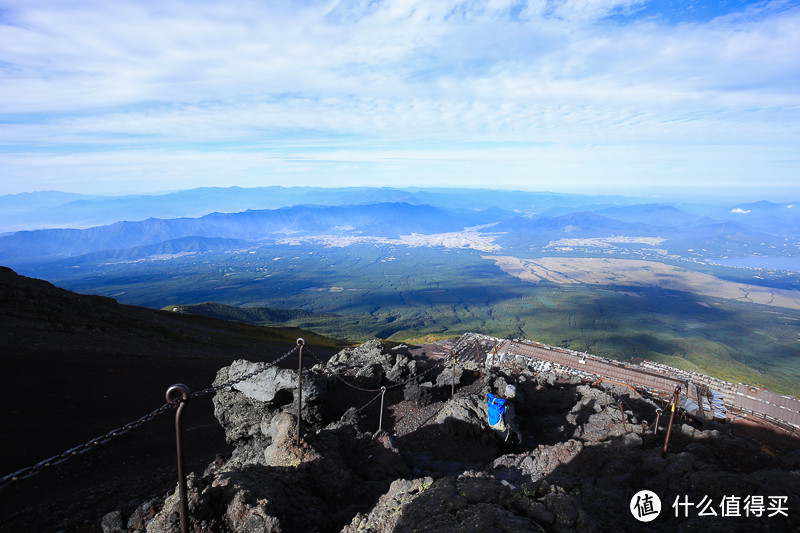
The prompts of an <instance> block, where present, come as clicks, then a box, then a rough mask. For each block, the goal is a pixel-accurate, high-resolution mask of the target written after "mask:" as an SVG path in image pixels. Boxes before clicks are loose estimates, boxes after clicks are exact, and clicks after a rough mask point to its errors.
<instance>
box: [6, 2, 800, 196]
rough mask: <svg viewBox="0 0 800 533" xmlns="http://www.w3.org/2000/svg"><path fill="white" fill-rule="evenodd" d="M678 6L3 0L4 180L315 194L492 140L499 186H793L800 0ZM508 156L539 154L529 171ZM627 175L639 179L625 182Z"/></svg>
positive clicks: (19, 184) (453, 156)
mask: <svg viewBox="0 0 800 533" xmlns="http://www.w3.org/2000/svg"><path fill="white" fill-rule="evenodd" d="M661 4H663V3H661V2H645V1H637V0H593V1H580V2H578V1H573V0H561V1H552V0H539V1H535V0H531V1H528V2H518V1H510V0H508V1H504V0H484V1H480V0H474V1H452V0H441V1H437V2H430V1H415V0H406V1H400V0H397V1H383V2H380V1H378V2H360V1H326V2H315V1H308V2H290V1H288V0H287V1H277V2H256V1H238V2H226V3H220V2H210V1H191V2H190V1H164V2H155V1H154V2H148V1H140V2H100V1H91V0H90V1H84V2H80V3H75V4H73V3H66V4H65V3H63V2H58V1H55V0H53V1H36V0H32V1H29V2H23V3H21V2H8V1H0V24H1V26H0V77H2V83H0V118H2V123H1V124H0V154H5V155H0V158H3V159H4V161H5V163H4V167H5V169H6V175H7V179H5V180H4V184H5V186H6V188H7V192H16V191H17V190H23V189H25V188H26V187H30V186H31V183H35V185H34V186H35V187H36V188H54V187H51V186H50V185H49V184H48V183H47V182H46V181H41V182H36V181H32V179H33V176H31V175H30V168H31V166H30V164H31V161H32V160H34V159H36V158H38V161H39V163H38V164H37V165H36V166H38V167H39V168H41V169H47V170H48V171H47V172H42V176H44V175H50V176H55V177H58V179H60V180H62V181H60V182H58V183H61V184H65V183H69V179H70V176H72V177H74V178H77V177H79V176H81V172H82V171H86V170H87V169H89V168H91V171H89V172H88V173H89V174H92V175H94V172H95V171H96V172H97V173H98V174H102V168H103V165H109V167H108V168H109V173H108V174H109V175H115V176H118V177H119V179H120V180H121V181H123V182H125V181H126V180H127V181H130V180H133V179H136V172H137V171H139V172H140V171H142V168H141V166H142V165H145V166H149V165H150V164H156V161H160V162H161V164H163V165H165V168H164V172H165V174H168V175H171V176H173V179H176V180H177V179H178V178H179V177H180V178H181V179H182V180H184V181H186V182H191V181H192V174H191V173H194V174H193V175H194V179H195V180H196V179H198V178H197V176H198V175H200V174H202V175H204V176H207V177H206V178H204V179H207V180H212V179H213V176H211V175H210V173H208V172H199V171H198V169H197V168H195V167H196V165H190V166H189V167H188V168H187V167H186V166H182V165H181V163H180V161H181V160H182V154H186V153H193V154H203V153H205V152H208V154H209V155H208V157H200V158H199V160H205V161H207V162H208V161H209V160H213V161H219V160H227V159H228V156H227V155H226V156H225V157H222V158H221V156H220V154H223V153H224V154H229V155H230V158H231V159H235V158H237V157H238V158H240V159H241V160H250V159H251V158H253V157H255V155H256V154H260V155H261V156H262V157H264V158H266V160H269V161H273V158H279V157H280V156H281V155H283V156H290V157H294V156H298V155H299V156H302V157H303V158H304V159H303V161H304V162H302V163H301V162H298V161H297V160H292V161H293V162H292V161H289V160H286V161H284V162H283V163H282V165H284V166H285V168H286V169H289V168H294V170H296V171H299V173H301V174H304V175H305V176H306V177H305V178H304V179H305V180H306V182H308V183H313V182H315V180H320V179H324V180H327V181H328V182H330V181H331V180H333V181H334V182H335V181H336V180H342V181H343V180H346V179H359V180H362V181H367V180H369V179H370V176H371V177H372V178H371V179H373V180H374V182H375V183H376V184H380V183H381V181H380V180H395V179H398V178H399V176H397V175H396V174H395V173H396V172H397V168H396V166H395V164H394V163H389V161H391V160H393V158H397V157H400V156H401V154H407V153H409V152H411V153H413V154H416V155H415V156H414V157H412V158H411V159H414V160H424V161H430V160H431V159H436V160H437V161H442V163H439V164H437V166H436V169H437V171H438V172H440V178H439V182H440V183H445V182H446V181H447V180H446V179H445V177H444V176H447V175H448V169H449V173H450V174H455V173H456V172H459V171H463V167H464V166H465V165H468V163H467V162H466V161H467V158H466V155H467V154H470V153H472V152H473V151H474V150H475V147H476V144H477V145H479V149H480V151H481V153H482V156H481V157H482V159H483V160H484V161H485V162H486V163H485V167H486V172H488V173H491V171H492V168H495V169H497V168H502V169H504V171H505V174H504V176H507V183H503V182H502V177H497V176H492V182H493V183H495V184H498V185H503V184H505V185H507V186H536V179H537V178H538V179H540V180H544V179H547V178H552V177H554V176H553V174H559V175H561V176H563V179H564V180H565V181H566V182H568V181H569V180H570V179H574V180H577V181H576V182H575V183H576V184H578V183H583V182H585V181H586V180H589V179H594V180H595V181H597V180H613V179H616V180H617V182H619V183H618V184H619V186H620V187H624V185H625V184H626V183H629V180H632V179H634V178H633V177H634V176H635V175H636V172H637V169H639V170H641V174H640V176H639V178H638V179H639V180H647V179H648V177H650V178H651V179H654V180H655V179H659V180H663V179H667V176H671V175H673V173H674V172H675V169H678V168H679V169H680V172H681V175H682V176H684V178H685V181H686V182H687V183H692V182H693V181H696V180H705V179H708V180H712V181H713V180H715V179H720V178H721V176H724V175H726V174H727V175H736V176H739V175H742V174H743V168H742V165H744V168H745V169H746V170H747V171H752V172H756V171H758V170H759V169H768V170H769V172H770V173H771V174H770V175H769V177H768V179H772V180H775V183H776V184H780V183H785V184H792V183H793V181H789V180H790V179H792V180H793V179H795V177H796V175H797V169H798V167H800V154H799V153H798V148H797V147H798V146H800V120H798V119H800V92H799V91H798V89H797V88H798V87H800V64H799V63H798V62H797V60H796V58H797V57H798V53H800V32H797V31H796V28H798V27H800V7H799V6H798V5H797V2H753V3H748V2H739V3H734V4H732V5H733V6H734V7H733V8H732V9H731V10H730V11H729V12H719V11H715V12H703V13H702V16H700V15H698V14H697V13H694V14H691V13H689V14H687V13H688V12H687V13H684V12H678V11H672V12H660V11H658V10H657V9H656V7H657V6H658V5H661ZM677 4H683V3H677ZM684 5H686V4H684ZM676 9H677V8H676ZM508 143H522V144H524V145H525V146H524V147H519V146H518V147H517V148H515V150H516V151H517V152H519V156H518V157H517V156H514V157H511V159H510V160H509V159H504V158H507V157H508V156H509V154H508V148H507V145H508ZM541 143H549V148H548V150H547V152H546V153H543V151H542V150H541V149H539V148H537V147H536V146H537V145H539V144H541ZM701 145H702V146H706V148H705V149H700V148H697V147H698V146H701ZM321 146H322V147H324V149H320V147H321ZM742 150H744V154H743V153H742ZM281 151H282V153H278V152H281ZM331 151H335V152H337V153H341V154H345V155H348V154H349V155H350V159H351V160H353V161H357V162H359V161H360V162H362V163H363V160H364V159H365V157H364V155H365V154H369V156H370V157H369V158H368V159H370V160H371V162H370V165H369V166H368V167H363V166H361V163H355V167H349V168H348V169H347V171H341V172H338V171H336V170H334V169H331V171H330V172H329V173H327V174H325V175H322V177H320V176H321V173H320V170H319V168H318V167H319V166H314V165H311V166H309V165H308V161H309V160H311V159H314V158H318V157H319V158H322V160H323V161H330V158H329V152H331ZM426 151H427V152H428V155H429V156H431V157H428V156H425V155H424V154H425V152H426ZM598 152H603V153H605V154H609V155H613V159H614V161H610V160H609V161H607V162H605V163H603V164H602V165H600V166H597V165H598V164H599V163H598V160H607V159H612V158H610V157H609V158H607V157H599V158H598V156H597V154H598ZM643 153H646V154H648V155H650V156H652V157H653V159H652V160H649V161H642V157H641V154H643ZM726 153H727V154H728V155H729V156H730V157H726V155H725V154H726ZM153 154H160V156H159V157H153ZM492 154H493V155H492ZM525 154H527V157H526V156H525ZM546 154H557V155H558V156H560V157H565V158H566V157H569V158H570V160H564V161H561V162H560V163H559V162H558V161H554V162H553V164H554V165H555V166H554V167H553V168H551V169H550V170H549V171H548V172H544V171H541V172H542V173H541V174H536V169H537V168H540V165H536V164H535V158H534V155H535V157H543V156H544V157H545V158H546V159H547V160H548V161H550V160H552V158H551V157H547V155H546ZM746 154H749V159H748V157H745V155H746ZM65 159H68V160H69V161H71V163H70V164H66V165H58V166H53V167H48V163H47V162H50V164H53V165H56V161H61V162H63V161H65ZM343 159H347V157H344V158H343ZM395 160H396V159H395ZM115 161H116V162H117V164H115ZM125 161H129V162H130V163H125ZM137 161H138V164H137ZM148 161H149V162H150V163H147V162H148ZM443 161H451V163H450V164H449V166H448V164H447V163H444V162H443ZM453 161H461V162H462V163H463V164H455V163H452V162H453ZM514 161H516V166H512V165H513V164H514ZM659 161H661V162H662V164H661V166H659V163H658V162H659ZM664 161H672V163H669V164H668V163H663V162H664ZM727 161H735V162H736V164H737V165H738V166H737V167H736V168H733V167H731V166H730V165H731V163H727ZM325 164H329V163H325ZM493 165H494V166H493ZM576 165H577V166H576ZM581 165H589V166H581ZM212 166H213V165H212ZM83 167H86V168H83ZM644 167H646V171H647V172H645V171H644V170H645V169H644ZM709 167H711V168H709ZM236 168H237V169H238V170H237V171H235V172H234V171H228V172H226V173H225V175H226V179H227V180H229V181H231V182H232V183H233V184H248V183H252V182H253V181H255V180H256V179H261V180H269V179H270V176H271V175H272V176H274V177H276V178H277V177H279V176H280V175H282V174H281V172H282V171H280V170H276V167H274V166H272V165H267V166H266V167H264V166H263V165H243V166H242V165H240V166H237V167H236ZM281 168H284V167H281ZM354 168H355V169H356V170H357V172H356V173H357V174H359V176H357V177H356V176H354V175H353V169H354ZM125 169H129V170H127V171H126V170H125ZM254 169H257V170H254ZM426 169H428V170H426ZM615 169H616V173H617V175H624V176H626V178H625V179H621V178H620V179H618V178H613V179H612V178H609V175H610V174H612V173H614V172H615ZM403 170H404V171H405V172H407V173H409V174H410V175H413V174H414V173H415V171H416V172H418V174H419V175H421V176H428V175H429V174H432V172H431V171H430V170H429V167H426V166H424V165H420V166H414V165H407V166H404V169H403ZM270 173H274V174H270ZM593 174H594V178H591V176H592V175H593ZM85 175H86V172H84V174H83V176H85ZM23 176H25V179H24V180H23V181H18V180H22V177H23ZM348 176H350V177H349V178H348ZM526 176H527V178H526ZM84 179H85V178H84ZM407 179H414V178H411V177H409V178H407ZM526 179H527V180H528V181H527V182H526V181H525V180H526ZM456 183H461V181H460V180H458V181H456ZM203 184H209V183H203ZM331 184H336V183H331ZM87 186H88V183H87V182H83V183H82V184H81V187H84V190H87V189H85V187H87ZM130 187H131V185H130V183H122V184H120V188H121V189H125V190H129V189H130ZM162 188H168V187H163V186H162ZM0 192H3V191H0Z"/></svg>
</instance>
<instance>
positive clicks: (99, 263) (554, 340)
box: [0, 188, 800, 394]
mask: <svg viewBox="0 0 800 533" xmlns="http://www.w3.org/2000/svg"><path fill="white" fill-rule="evenodd" d="M215 192H217V193H219V195H220V198H221V199H224V198H228V199H231V198H238V200H236V202H238V201H239V200H242V201H243V202H244V197H245V196H246V195H247V194H248V191H247V190H235V189H233V190H230V191H215ZM223 193H225V194H223ZM267 193H270V194H272V193H274V194H273V195H272V196H269V195H268V194H267ZM251 194H252V198H250V199H249V200H248V201H249V202H251V203H249V204H248V206H250V207H258V205H259V202H261V203H260V205H275V203H276V202H277V203H278V204H280V205H282V206H281V207H277V208H273V209H263V208H262V209H249V210H246V211H240V212H235V213H223V212H203V211H200V212H199V213H197V218H166V219H156V218H148V219H145V220H139V221H136V220H133V221H127V222H115V223H112V224H109V225H105V226H94V227H90V228H85V229H43V230H31V231H20V232H16V233H10V234H6V235H0V263H2V264H6V265H8V266H10V267H12V268H14V269H15V270H17V271H18V272H19V273H20V274H24V275H26V276H31V277H36V278H41V279H46V280H48V281H50V282H52V283H54V284H56V285H57V286H59V287H63V288H66V289H69V290H72V291H76V292H80V293H84V294H99V295H103V296H109V297H112V298H115V299H116V300H118V301H119V302H120V303H125V304H132V305H140V306H146V307H150V308H155V309H162V308H163V309H168V310H171V311H179V312H184V313H196V314H207V315H211V316H214V317H217V318H225V319H232V320H238V321H241V322H248V323H253V324H259V325H270V326H292V327H300V328H304V329H306V330H310V331H314V332H316V333H319V334H322V335H327V336H330V337H334V338H336V339H341V340H342V341H343V342H348V343H356V342H361V341H365V340H367V339H371V338H381V339H388V340H392V341H400V342H414V341H418V340H420V339H426V340H430V339H442V338H450V337H456V336H459V335H461V334H462V333H465V332H468V331H478V332H482V333H485V334H487V335H492V336H497V337H502V338H515V337H524V338H529V339H535V340H539V341H542V342H546V343H548V344H553V345H557V346H563V347H566V348H570V349H574V350H578V351H587V352H591V353H596V354H597V355H601V356H605V357H611V358H617V359H620V360H632V359H643V358H644V359H650V360H654V361H658V362H663V363H665V364H669V365H671V366H675V367H679V368H683V369H685V370H697V371H700V372H704V373H707V374H711V375H715V376H717V377H720V378H722V379H726V380H729V381H734V382H735V381H741V382H744V383H748V384H753V385H758V386H762V387H765V388H769V389H771V390H775V391H777V392H785V393H790V394H798V393H800V273H798V272H795V271H791V270H778V269H772V270H771V269H764V268H736V267H733V266H724V265H722V264H720V263H721V262H725V261H726V260H727V259H729V258H745V259H748V258H749V260H750V262H747V261H745V263H744V264H746V265H749V264H754V265H758V264H759V263H758V259H759V258H769V257H778V258H783V260H784V261H785V262H787V264H790V263H788V262H789V261H791V260H792V259H796V258H797V257H800V240H799V239H798V238H797V235H800V214H798V213H800V211H798V210H797V209H794V208H793V207H794V204H793V203H787V204H773V203H770V202H755V203H747V204H735V205H727V206H726V205H706V204H688V203H676V204H669V203H661V204H652V203H637V202H641V200H636V199H623V198H618V197H614V198H612V197H583V196H579V195H552V194H548V193H524V192H520V191H475V190H473V191H460V190H455V189H450V190H444V189H437V190H394V189H368V188H363V189H330V190H325V191H322V190H308V191H304V190H295V189H292V188H289V189H280V188H278V189H274V190H273V189H270V190H269V191H266V190H265V191H261V190H258V191H253V192H252V193H251ZM193 195H194V196H199V197H202V198H206V200H204V201H207V193H205V192H202V191H201V192H198V193H192V192H191V191H188V192H184V193H182V194H179V195H178V194H176V195H173V196H172V197H173V198H174V199H175V200H176V202H177V201H186V199H188V198H192V197H194V196H193ZM169 198H170V195H167V196H158V197H155V199H153V200H152V201H150V202H148V199H147V198H145V197H140V198H136V199H135V200H133V199H129V200H125V201H122V200H119V199H117V200H113V199H112V200H106V201H104V200H101V199H93V200H92V202H91V203H89V204H87V203H85V202H84V203H79V204H72V203H70V204H68V206H69V208H68V209H66V210H65V211H64V213H65V216H67V215H68V214H69V213H78V212H79V211H80V213H81V216H83V217H84V218H91V217H90V216H89V215H90V214H91V209H90V208H92V207H94V208H96V211H97V212H98V213H100V212H102V213H106V214H107V213H108V211H109V208H113V207H114V206H122V205H126V206H128V207H131V206H133V205H134V204H135V205H136V206H137V209H141V210H142V212H148V213H150V212H152V209H153V208H154V206H159V207H161V208H162V209H163V212H176V210H177V209H179V208H178V207H177V206H175V205H172V204H170V202H169ZM270 198H271V199H270ZM297 198H307V199H312V198H313V199H314V201H319V202H324V203H323V204H321V205H283V204H282V202H286V203H290V202H291V201H292V199H297ZM35 199H36V197H35V195H34V196H33V197H30V198H26V201H27V202H28V204H26V205H30V204H31V202H32V201H33V200H35ZM45 199H46V200H47V201H48V202H51V203H48V204H47V209H49V210H52V209H53V206H52V201H53V200H52V196H47V197H46V198H44V199H43V201H44V200H45ZM359 199H361V200H360V203H359ZM11 200H13V198H11V199H9V198H4V205H8V204H9V203H11ZM336 202H343V203H342V204H340V205H332V204H336ZM34 203H35V202H34ZM212 203H213V202H212ZM224 204H225V202H222V203H221V204H220V205H224ZM234 204H235V202H234V203H232V204H230V205H234ZM237 205H244V203H240V204H237ZM76 209H79V211H76ZM126 209H127V208H126ZM87 210H88V211H87ZM124 212H125V211H124V210H121V211H120V213H124ZM201 304H202V305H201Z"/></svg>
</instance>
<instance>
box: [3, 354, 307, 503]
mask: <svg viewBox="0 0 800 533" xmlns="http://www.w3.org/2000/svg"><path fill="white" fill-rule="evenodd" d="M298 348H299V346H295V347H294V348H292V349H291V350H289V351H288V352H287V353H285V354H283V355H282V356H280V357H278V358H277V359H275V360H274V361H272V362H270V363H268V364H267V365H266V366H264V367H263V368H258V369H256V370H253V371H252V372H248V373H247V374H245V375H243V376H240V377H238V378H236V379H233V380H230V381H226V382H225V383H221V384H219V385H215V386H212V387H208V388H206V389H203V390H200V391H197V392H194V393H191V394H190V395H189V398H199V397H201V396H207V395H209V394H214V393H216V392H218V391H220V390H222V389H226V388H228V387H232V386H234V385H236V384H238V383H241V382H242V381H246V380H248V379H250V378H252V377H255V376H257V375H258V374H260V373H261V372H264V371H265V370H266V369H267V368H270V367H272V366H275V365H277V364H278V363H280V362H281V361H283V360H284V359H286V358H287V357H289V356H291V355H292V354H293V353H294V352H296V351H297V349H298ZM185 401H186V399H183V398H176V399H174V400H171V401H167V403H165V404H164V405H162V406H161V407H159V408H157V409H154V410H153V411H152V412H150V413H148V414H146V415H144V416H142V417H140V418H137V419H136V420H134V421H133V422H129V423H127V424H125V425H124V426H120V427H118V428H116V429H112V430H111V431H109V432H107V433H106V434H104V435H101V436H99V437H95V438H93V439H91V440H89V441H88V442H85V443H84V444H81V445H79V446H75V447H74V448H70V449H69V450H66V451H64V452H62V453H60V454H58V455H54V456H52V457H48V458H47V459H44V460H42V461H39V462H38V463H36V464H34V465H31V466H26V467H25V468H21V469H19V470H17V471H16V472H12V473H11V474H8V475H5V476H3V477H2V478H0V489H3V488H5V487H6V486H8V485H10V484H12V483H14V482H16V481H21V480H23V479H27V478H29V477H32V476H35V475H36V474H38V473H39V472H41V471H42V470H45V469H46V468H49V467H51V466H56V465H59V464H61V463H63V462H64V461H67V460H69V459H71V458H72V457H75V456H77V455H81V454H84V453H86V452H88V451H89V450H93V449H95V448H96V447H98V446H100V445H102V444H106V443H107V442H109V441H111V440H113V439H114V438H116V437H119V436H121V435H124V434H126V433H128V432H129V431H130V430H132V429H136V428H138V427H139V426H142V425H143V424H146V423H147V422H150V421H151V420H153V419H155V418H157V417H159V416H160V415H162V414H163V413H165V412H167V411H168V410H169V409H175V408H177V407H178V406H180V405H181V404H182V403H183V402H185Z"/></svg>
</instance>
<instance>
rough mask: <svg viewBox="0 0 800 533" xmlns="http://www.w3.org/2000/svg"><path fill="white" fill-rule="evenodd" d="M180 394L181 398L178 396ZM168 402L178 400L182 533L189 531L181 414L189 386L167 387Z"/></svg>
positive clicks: (177, 437)
mask: <svg viewBox="0 0 800 533" xmlns="http://www.w3.org/2000/svg"><path fill="white" fill-rule="evenodd" d="M176 393H177V394H179V395H180V398H178V397H177V396H176ZM166 398H167V402H168V403H172V402H173V401H175V400H178V401H179V402H180V403H179V405H178V410H177V411H176V412H175V445H176V447H177V451H178V496H179V497H180V509H181V533H189V500H188V499H187V497H186V472H185V471H184V462H183V423H182V420H181V416H182V415H183V408H184V407H186V402H188V401H189V387H187V386H186V385H184V384H183V383H176V384H175V385H172V386H171V387H170V388H168V389H167V394H166Z"/></svg>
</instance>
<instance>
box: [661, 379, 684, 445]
mask: <svg viewBox="0 0 800 533" xmlns="http://www.w3.org/2000/svg"><path fill="white" fill-rule="evenodd" d="M680 391H681V387H680V385H679V386H677V387H675V394H674V395H673V397H672V412H671V413H670V414H669V425H668V426H667V437H666V439H664V449H663V450H662V451H661V455H666V454H667V447H668V446H669V436H670V435H671V434H672V422H673V420H675V407H676V406H677V405H678V393H679V392H680Z"/></svg>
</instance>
